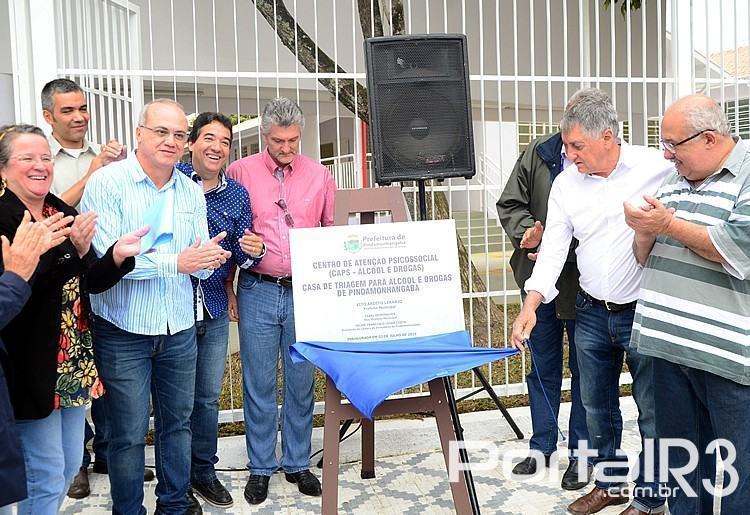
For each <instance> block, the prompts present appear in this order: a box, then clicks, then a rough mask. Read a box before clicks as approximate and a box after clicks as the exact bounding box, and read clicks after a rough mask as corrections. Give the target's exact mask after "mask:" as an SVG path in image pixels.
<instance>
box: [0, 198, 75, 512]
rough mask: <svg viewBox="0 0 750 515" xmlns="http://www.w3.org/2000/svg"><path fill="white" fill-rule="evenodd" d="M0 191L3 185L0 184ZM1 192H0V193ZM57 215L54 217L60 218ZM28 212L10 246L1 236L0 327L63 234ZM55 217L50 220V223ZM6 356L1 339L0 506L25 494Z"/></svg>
mask: <svg viewBox="0 0 750 515" xmlns="http://www.w3.org/2000/svg"><path fill="white" fill-rule="evenodd" d="M0 192H2V186H0ZM0 195H2V193H0ZM59 218H60V217H57V220H59ZM30 219H31V217H30V216H29V214H28V213H26V216H25V218H24V221H23V222H22V223H21V225H20V226H19V227H18V231H17V232H16V235H15V238H14V239H13V245H11V244H10V243H9V242H8V239H7V238H6V237H5V236H2V237H0V238H2V268H3V269H4V271H3V272H2V275H0V329H2V328H3V327H5V326H6V325H7V324H8V322H10V321H11V320H12V319H13V318H14V317H15V316H16V315H17V314H18V313H19V312H20V311H21V308H23V306H24V304H26V301H27V300H28V299H29V295H31V287H30V286H29V283H28V282H27V281H28V280H29V279H30V278H31V275H32V274H33V273H34V270H36V266H37V263H39V256H40V255H42V254H43V253H44V252H46V251H47V250H49V249H50V248H51V247H52V246H54V245H55V244H56V243H60V242H62V240H63V239H64V233H62V232H60V233H59V234H58V235H57V236H55V238H54V239H53V238H52V233H51V231H50V229H49V228H48V227H47V225H45V224H44V223H32V222H31V221H30ZM52 221H54V220H50V222H52ZM7 359H8V355H7V351H6V349H5V345H4V344H3V342H2V340H0V365H1V366H0V485H3V486H2V488H0V506H5V505H7V504H10V503H14V502H17V501H20V500H22V499H24V498H25V497H26V468H25V465H24V461H23V451H22V450H21V442H20V440H19V439H18V435H17V434H16V424H15V420H14V418H13V407H12V406H11V404H10V398H9V396H8V385H7V383H6V380H5V378H6V372H7V373H10V371H6V370H5V367H6V363H7Z"/></svg>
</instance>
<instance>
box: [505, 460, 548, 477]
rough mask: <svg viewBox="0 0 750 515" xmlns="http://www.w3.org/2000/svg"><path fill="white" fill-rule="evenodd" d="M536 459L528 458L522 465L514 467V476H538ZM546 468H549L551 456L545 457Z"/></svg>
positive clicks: (518, 464)
mask: <svg viewBox="0 0 750 515" xmlns="http://www.w3.org/2000/svg"><path fill="white" fill-rule="evenodd" d="M536 461H537V460H536V458H534V457H533V456H528V457H526V458H524V460H523V461H522V462H521V463H517V464H516V466H515V467H513V474H514V475H516V476H530V475H532V474H536ZM544 466H545V467H549V456H545V457H544Z"/></svg>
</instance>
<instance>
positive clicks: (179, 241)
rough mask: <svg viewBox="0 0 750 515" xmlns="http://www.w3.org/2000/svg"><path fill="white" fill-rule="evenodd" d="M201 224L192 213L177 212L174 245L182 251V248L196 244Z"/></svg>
mask: <svg viewBox="0 0 750 515" xmlns="http://www.w3.org/2000/svg"><path fill="white" fill-rule="evenodd" d="M200 222H201V220H198V219H197V217H196V216H195V213H192V212H190V211H175V214H174V228H173V230H174V234H173V240H172V243H173V245H175V248H176V249H177V250H178V251H180V250H182V248H184V247H187V246H189V245H192V244H193V243H195V240H196V232H197V231H196V227H197V226H198V224H199V223H200Z"/></svg>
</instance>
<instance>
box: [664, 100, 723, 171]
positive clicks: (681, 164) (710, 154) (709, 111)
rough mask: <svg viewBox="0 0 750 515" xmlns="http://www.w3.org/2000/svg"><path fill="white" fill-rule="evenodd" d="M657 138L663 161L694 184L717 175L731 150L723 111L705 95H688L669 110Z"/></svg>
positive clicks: (665, 114)
mask: <svg viewBox="0 0 750 515" xmlns="http://www.w3.org/2000/svg"><path fill="white" fill-rule="evenodd" d="M661 138H662V147H663V148H664V157H665V158H666V159H670V160H671V161H672V162H673V163H674V164H675V168H677V171H678V172H679V173H680V175H682V176H684V177H685V178H686V179H688V180H690V181H695V182H702V181H703V179H705V178H706V177H708V176H709V175H711V174H713V173H714V172H716V171H718V169H719V168H720V167H721V164H722V163H723V162H724V160H725V159H726V158H727V156H728V155H729V153H730V152H731V151H732V149H733V148H734V140H733V139H732V135H731V133H730V131H729V123H728V122H727V117H726V115H725V114H724V111H723V110H722V108H721V106H720V105H719V104H718V103H717V102H716V101H715V100H714V99H712V98H711V97H707V96H706V95H688V96H686V97H682V98H680V99H679V100H677V101H676V102H675V103H674V104H672V105H671V106H669V108H668V109H667V110H666V112H665V113H664V119H663V120H662V123H661Z"/></svg>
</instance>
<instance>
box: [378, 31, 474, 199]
mask: <svg viewBox="0 0 750 515" xmlns="http://www.w3.org/2000/svg"><path fill="white" fill-rule="evenodd" d="M365 61H366V64H367V89H368V96H369V104H370V107H369V112H370V131H371V136H372V145H373V149H372V155H373V159H374V164H375V181H376V182H377V183H378V184H390V183H391V182H395V181H413V180H418V179H445V178H448V177H465V178H467V179H469V178H471V177H473V176H474V174H475V173H476V166H475V160H474V134H473V130H472V125H471V95H470V92H469V65H468V59H467V52H466V36H464V35H463V34H431V35H416V36H415V35H411V36H395V37H380V38H370V39H367V40H365Z"/></svg>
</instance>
